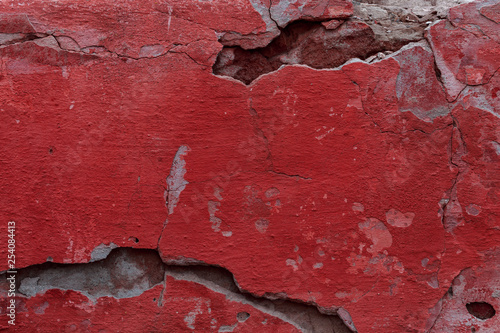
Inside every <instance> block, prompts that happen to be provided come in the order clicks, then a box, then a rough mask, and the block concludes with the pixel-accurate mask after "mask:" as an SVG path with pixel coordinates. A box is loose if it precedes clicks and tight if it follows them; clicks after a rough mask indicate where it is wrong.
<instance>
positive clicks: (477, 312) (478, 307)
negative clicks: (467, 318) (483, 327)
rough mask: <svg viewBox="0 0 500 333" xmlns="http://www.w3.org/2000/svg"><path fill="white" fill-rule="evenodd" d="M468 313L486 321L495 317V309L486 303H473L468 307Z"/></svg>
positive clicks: (467, 305)
mask: <svg viewBox="0 0 500 333" xmlns="http://www.w3.org/2000/svg"><path fill="white" fill-rule="evenodd" d="M465 306H466V308H467V311H469V313H470V314H471V315H473V316H474V317H476V318H479V319H482V320H486V319H490V318H492V317H493V316H495V314H496V311H495V308H494V307H493V306H492V305H491V304H489V303H486V302H471V303H467V304H466V305H465Z"/></svg>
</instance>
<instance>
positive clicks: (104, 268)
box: [0, 248, 351, 333]
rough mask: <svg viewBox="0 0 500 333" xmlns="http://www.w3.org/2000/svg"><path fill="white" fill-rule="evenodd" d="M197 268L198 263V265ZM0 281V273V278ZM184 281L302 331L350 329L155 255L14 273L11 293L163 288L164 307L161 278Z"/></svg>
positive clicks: (214, 270) (124, 294)
mask: <svg viewBox="0 0 500 333" xmlns="http://www.w3.org/2000/svg"><path fill="white" fill-rule="evenodd" d="M198 263H200V262H199V261H198ZM0 276H2V277H0V278H3V281H5V272H3V273H2V274H0ZM168 276H170V277H172V278H174V279H176V280H181V281H189V282H193V283H196V284H200V285H203V286H205V287H206V288H208V289H210V290H212V291H214V292H216V293H219V294H223V295H225V297H226V299H227V300H229V301H232V302H238V303H241V304H247V305H250V306H252V307H254V308H255V309H256V310H258V311H261V312H263V313H266V314H268V315H271V316H273V317H276V318H279V319H281V320H283V321H284V322H287V323H289V324H291V325H293V326H295V327H296V328H297V329H299V330H300V331H302V332H318V333H322V332H336V333H348V332H351V330H350V329H349V328H348V327H347V326H346V325H345V324H344V323H343V322H342V319H341V318H339V317H338V316H337V315H336V314H332V313H328V314H325V313H322V312H320V310H319V309H318V307H316V306H314V305H310V304H308V303H305V302H302V301H300V300H292V299H286V298H284V296H283V295H279V296H280V297H281V299H276V298H273V297H271V296H270V297H268V298H266V297H256V296H253V295H251V294H249V293H247V292H244V291H242V290H241V289H240V288H239V286H238V284H237V283H236V282H235V280H234V276H233V274H232V273H231V272H229V271H228V270H226V269H224V268H222V267H218V266H213V265H212V266H210V265H204V264H203V265H200V264H197V265H187V266H185V265H176V264H172V263H170V262H169V263H165V262H163V261H162V259H161V258H160V255H159V254H158V252H157V251H155V250H149V249H133V248H116V249H114V250H112V251H111V252H110V253H109V255H108V256H107V257H106V258H105V259H103V260H100V261H95V262H90V263H85V264H57V263H52V262H47V263H44V264H40V265H32V266H29V267H26V268H22V269H18V273H17V278H16V284H17V285H16V290H18V291H19V294H21V295H23V296H24V297H25V298H31V297H35V296H36V295H40V294H44V293H45V292H46V291H48V290H51V289H60V290H73V291H78V292H80V293H81V294H83V295H85V296H86V297H87V298H88V299H89V300H91V301H92V302H93V303H95V302H96V301H97V299H99V298H101V297H113V298H116V299H121V298H130V297H137V296H139V295H141V294H142V293H144V292H145V291H147V290H150V289H152V288H153V287H155V286H158V285H163V288H162V292H161V295H160V296H159V298H158V302H157V304H158V306H160V307H161V306H163V305H165V302H166V301H165V299H164V296H163V293H164V291H165V290H166V278H167V277H168Z"/></svg>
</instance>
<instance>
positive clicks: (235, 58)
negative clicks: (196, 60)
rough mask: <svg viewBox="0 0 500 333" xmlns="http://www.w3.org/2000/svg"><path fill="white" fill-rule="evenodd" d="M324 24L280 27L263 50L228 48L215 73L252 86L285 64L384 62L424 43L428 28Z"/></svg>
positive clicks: (317, 66) (302, 22)
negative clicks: (383, 28) (413, 44)
mask: <svg viewBox="0 0 500 333" xmlns="http://www.w3.org/2000/svg"><path fill="white" fill-rule="evenodd" d="M394 20H397V19H396V18H395V19H394ZM323 23H325V22H312V21H305V20H299V21H295V22H293V23H290V24H289V25H287V26H286V27H285V28H280V32H281V33H280V34H279V35H278V36H277V37H276V38H275V39H274V40H273V41H272V42H271V43H270V44H269V45H267V46H266V47H262V48H256V49H252V50H245V49H243V48H242V47H239V46H225V47H224V48H223V49H222V50H221V52H220V53H219V55H218V56H217V60H216V62H215V64H214V66H213V73H214V74H216V75H224V76H230V77H233V78H235V79H237V80H239V81H242V82H243V83H245V84H250V83H251V82H252V81H254V80H255V79H257V78H258V77H260V76H261V75H263V74H266V73H269V72H272V71H275V70H277V69H279V68H280V67H281V66H282V65H293V64H304V65H307V66H310V67H312V68H315V69H322V68H336V67H338V66H340V65H342V64H344V63H346V62H347V61H349V60H350V59H353V58H359V59H363V60H364V59H369V60H373V59H374V58H375V57H376V55H379V57H378V58H379V59H381V58H383V57H385V55H387V54H389V53H392V52H394V51H397V50H399V49H400V48H401V47H403V46H404V45H407V44H409V43H411V42H417V41H420V40H422V39H423V38H424V29H425V24H424V23H414V22H407V23H406V24H407V25H408V27H407V31H405V32H401V31H398V32H397V33H395V34H393V35H391V36H390V33H389V35H388V34H387V33H385V32H383V31H382V32H381V31H379V30H381V29H379V27H378V26H376V25H375V24H371V25H369V24H366V23H365V22H363V21H359V20H355V19H350V20H347V21H345V22H343V23H342V24H341V25H340V26H338V27H337V28H335V29H327V28H326V27H325V25H324V24H323ZM397 24H399V25H401V24H403V23H401V22H399V21H398V23H397ZM372 27H373V29H372Z"/></svg>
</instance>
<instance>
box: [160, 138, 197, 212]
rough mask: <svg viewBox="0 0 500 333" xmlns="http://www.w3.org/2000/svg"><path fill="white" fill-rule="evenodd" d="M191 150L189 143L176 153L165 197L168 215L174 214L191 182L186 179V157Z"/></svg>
mask: <svg viewBox="0 0 500 333" xmlns="http://www.w3.org/2000/svg"><path fill="white" fill-rule="evenodd" d="M189 151H191V148H189V146H187V145H183V146H180V147H179V149H178V150H177V153H176V154H175V157H174V161H173V162H172V168H171V169H170V175H169V176H168V177H167V191H166V192H165V199H166V201H167V208H168V215H171V214H173V212H174V209H175V207H176V206H177V203H178V202H179V196H180V195H181V193H182V191H183V190H184V189H185V188H186V185H187V184H189V182H188V181H186V180H185V179H184V175H185V174H186V161H185V160H184V157H185V156H186V155H187V153H188V152H189Z"/></svg>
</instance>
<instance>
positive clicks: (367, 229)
mask: <svg viewBox="0 0 500 333" xmlns="http://www.w3.org/2000/svg"><path fill="white" fill-rule="evenodd" d="M358 226H359V230H361V231H362V232H363V233H364V234H365V236H366V238H368V239H369V240H371V241H372V243H373V245H371V246H370V248H368V249H367V251H368V252H369V253H372V254H376V253H379V252H381V251H382V250H383V249H386V248H389V247H391V245H392V235H391V233H390V232H389V230H387V227H386V226H385V224H384V223H382V222H380V221H379V220H377V219H375V218H367V219H366V221H365V222H360V223H359V224H358Z"/></svg>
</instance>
